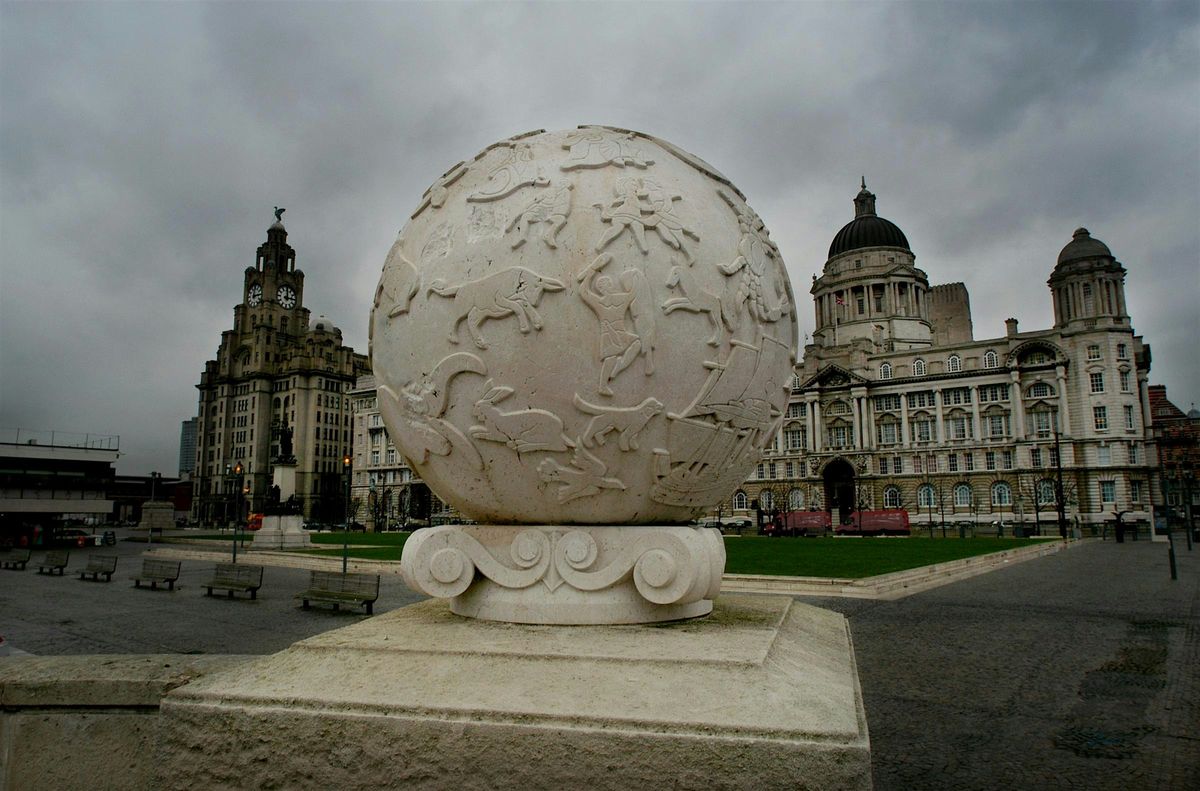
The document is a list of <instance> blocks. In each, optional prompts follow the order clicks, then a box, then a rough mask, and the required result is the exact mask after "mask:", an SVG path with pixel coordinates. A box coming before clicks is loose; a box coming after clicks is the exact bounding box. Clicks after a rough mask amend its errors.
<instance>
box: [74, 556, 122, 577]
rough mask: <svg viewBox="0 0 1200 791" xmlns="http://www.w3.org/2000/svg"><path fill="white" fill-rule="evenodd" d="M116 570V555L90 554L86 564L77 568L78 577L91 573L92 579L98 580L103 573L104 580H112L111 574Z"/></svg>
mask: <svg viewBox="0 0 1200 791" xmlns="http://www.w3.org/2000/svg"><path fill="white" fill-rule="evenodd" d="M116 570H117V556H116V555H92V556H91V557H90V558H88V564H87V566H86V567H85V568H81V569H80V570H79V579H84V578H85V577H86V576H87V575H88V574H91V575H92V581H93V582H99V581H100V575H101V574H103V575H104V581H105V582H112V575H113V572H114V571H116Z"/></svg>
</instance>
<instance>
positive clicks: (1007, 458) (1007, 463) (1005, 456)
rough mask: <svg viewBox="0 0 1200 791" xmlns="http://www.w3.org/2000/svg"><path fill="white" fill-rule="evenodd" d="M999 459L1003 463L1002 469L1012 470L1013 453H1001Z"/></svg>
mask: <svg viewBox="0 0 1200 791" xmlns="http://www.w3.org/2000/svg"><path fill="white" fill-rule="evenodd" d="M1000 458H1001V461H1003V462H1004V469H1006V470H1011V469H1012V468H1013V452H1012V451H1011V450H1006V451H1003V452H1002V453H1001V454H1000Z"/></svg>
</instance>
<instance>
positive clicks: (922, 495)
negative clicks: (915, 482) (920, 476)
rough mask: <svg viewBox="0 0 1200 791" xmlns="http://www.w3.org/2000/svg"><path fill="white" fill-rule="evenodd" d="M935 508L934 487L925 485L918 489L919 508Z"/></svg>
mask: <svg viewBox="0 0 1200 791" xmlns="http://www.w3.org/2000/svg"><path fill="white" fill-rule="evenodd" d="M933 506H934V502H933V487H932V486H930V485H929V484H927V483H923V484H921V485H920V486H918V487H917V507H918V508H933Z"/></svg>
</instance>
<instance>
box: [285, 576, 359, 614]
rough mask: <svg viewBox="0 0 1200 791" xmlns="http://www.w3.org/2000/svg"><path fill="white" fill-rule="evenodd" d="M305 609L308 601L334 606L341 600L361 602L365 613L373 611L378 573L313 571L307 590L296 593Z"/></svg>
mask: <svg viewBox="0 0 1200 791" xmlns="http://www.w3.org/2000/svg"><path fill="white" fill-rule="evenodd" d="M296 598H297V599H301V600H302V601H303V606H304V607H305V608H306V609H307V607H308V603H309V601H325V602H331V603H333V605H334V607H335V608H336V607H337V605H338V604H340V603H342V602H353V603H355V604H362V605H364V606H365V607H366V608H367V614H368V615H370V614H371V613H372V612H373V611H374V606H375V601H376V600H377V599H378V598H379V575H378V574H349V573H348V574H341V573H339V572H336V571H313V572H311V576H310V577H309V582H308V590H306V591H304V592H302V593H298V594H296Z"/></svg>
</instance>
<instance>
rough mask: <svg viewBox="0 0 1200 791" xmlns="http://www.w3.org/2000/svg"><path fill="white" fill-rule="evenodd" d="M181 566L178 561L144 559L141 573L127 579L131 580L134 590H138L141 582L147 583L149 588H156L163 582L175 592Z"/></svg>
mask: <svg viewBox="0 0 1200 791" xmlns="http://www.w3.org/2000/svg"><path fill="white" fill-rule="evenodd" d="M181 565H182V563H181V562H180V561H178V560H159V559H157V558H145V559H143V560H142V573H141V574H134V575H131V576H130V577H129V579H131V580H133V587H135V588H140V587H141V586H142V583H143V582H149V583H150V587H151V588H157V587H158V583H160V582H165V583H167V586H168V587H169V588H170V589H171V590H175V582H176V580H178V579H179V568H180V566H181Z"/></svg>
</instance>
